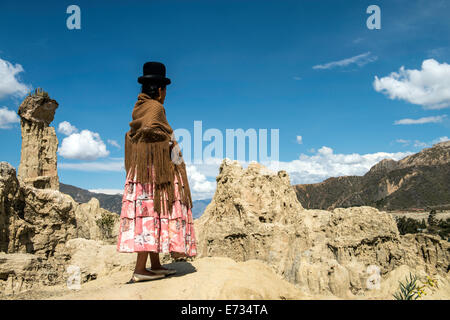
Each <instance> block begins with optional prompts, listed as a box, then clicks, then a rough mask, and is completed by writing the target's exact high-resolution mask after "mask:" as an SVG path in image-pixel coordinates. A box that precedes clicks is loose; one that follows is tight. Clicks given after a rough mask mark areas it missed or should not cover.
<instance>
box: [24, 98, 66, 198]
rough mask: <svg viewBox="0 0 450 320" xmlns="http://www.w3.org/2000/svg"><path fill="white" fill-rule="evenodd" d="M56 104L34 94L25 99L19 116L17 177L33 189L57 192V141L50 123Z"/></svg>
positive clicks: (51, 100)
mask: <svg viewBox="0 0 450 320" xmlns="http://www.w3.org/2000/svg"><path fill="white" fill-rule="evenodd" d="M56 108H58V103H57V102H56V101H55V100H53V99H50V97H49V96H48V94H47V93H46V92H44V91H42V90H37V91H36V92H35V93H33V94H30V95H29V96H27V97H26V98H25V100H24V101H23V102H22V104H21V105H20V106H19V110H18V114H19V116H20V119H21V121H20V124H21V129H22V151H21V159H20V166H19V172H18V177H19V179H20V180H23V182H24V183H25V184H28V185H31V186H34V187H36V188H40V189H45V188H50V189H54V190H59V179H58V172H57V156H56V151H57V149H58V138H57V137H56V133H55V128H53V127H49V124H50V123H51V122H52V121H53V117H54V115H55V110H56Z"/></svg>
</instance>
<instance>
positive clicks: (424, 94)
mask: <svg viewBox="0 0 450 320" xmlns="http://www.w3.org/2000/svg"><path fill="white" fill-rule="evenodd" d="M373 86H374V88H375V90H376V91H378V92H382V93H384V94H385V95H387V96H389V98H390V99H399V100H405V101H407V102H409V103H412V104H417V105H421V106H423V107H424V108H425V109H442V108H447V107H449V106H450V65H448V64H447V63H439V62H438V61H436V60H434V59H428V60H424V61H423V62H422V69H421V70H408V69H405V67H403V66H402V67H401V68H400V70H399V72H392V73H391V74H390V75H389V76H387V77H383V78H378V77H377V76H375V80H374V82H373Z"/></svg>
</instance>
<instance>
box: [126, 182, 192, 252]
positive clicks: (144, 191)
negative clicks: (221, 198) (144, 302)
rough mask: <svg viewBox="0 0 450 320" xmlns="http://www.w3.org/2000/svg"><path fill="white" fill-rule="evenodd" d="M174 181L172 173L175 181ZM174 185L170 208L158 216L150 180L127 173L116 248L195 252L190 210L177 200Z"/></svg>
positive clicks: (176, 189) (129, 250)
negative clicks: (139, 178) (135, 177)
mask: <svg viewBox="0 0 450 320" xmlns="http://www.w3.org/2000/svg"><path fill="white" fill-rule="evenodd" d="M178 183H179V182H178V180H177V178H176V177H175V184H178ZM174 189H175V202H174V204H173V206H172V212H163V213H161V216H159V215H158V213H157V212H156V211H155V210H154V209H153V184H151V183H143V184H141V183H139V182H136V181H135V180H134V179H131V177H129V176H127V179H126V181H125V188H124V193H123V198H122V211H121V214H120V227H119V238H118V241H117V251H119V252H146V251H152V252H159V253H170V252H178V253H184V254H185V255H187V256H195V255H196V254H197V247H196V239H195V232H194V220H193V218H192V211H191V209H190V208H188V207H186V206H185V205H183V204H182V203H181V201H180V200H181V198H180V195H179V193H178V188H177V187H176V186H175V188H174ZM165 201H167V200H165Z"/></svg>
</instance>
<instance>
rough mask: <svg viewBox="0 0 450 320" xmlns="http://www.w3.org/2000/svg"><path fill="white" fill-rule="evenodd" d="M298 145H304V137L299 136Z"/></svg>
mask: <svg viewBox="0 0 450 320" xmlns="http://www.w3.org/2000/svg"><path fill="white" fill-rule="evenodd" d="M297 143H298V144H302V143H303V138H302V136H297Z"/></svg>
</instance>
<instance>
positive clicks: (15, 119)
mask: <svg viewBox="0 0 450 320" xmlns="http://www.w3.org/2000/svg"><path fill="white" fill-rule="evenodd" d="M19 122H20V118H19V116H18V115H17V112H15V111H13V110H9V109H8V108H7V107H3V108H1V109H0V129H11V128H12V125H13V124H14V123H19Z"/></svg>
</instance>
